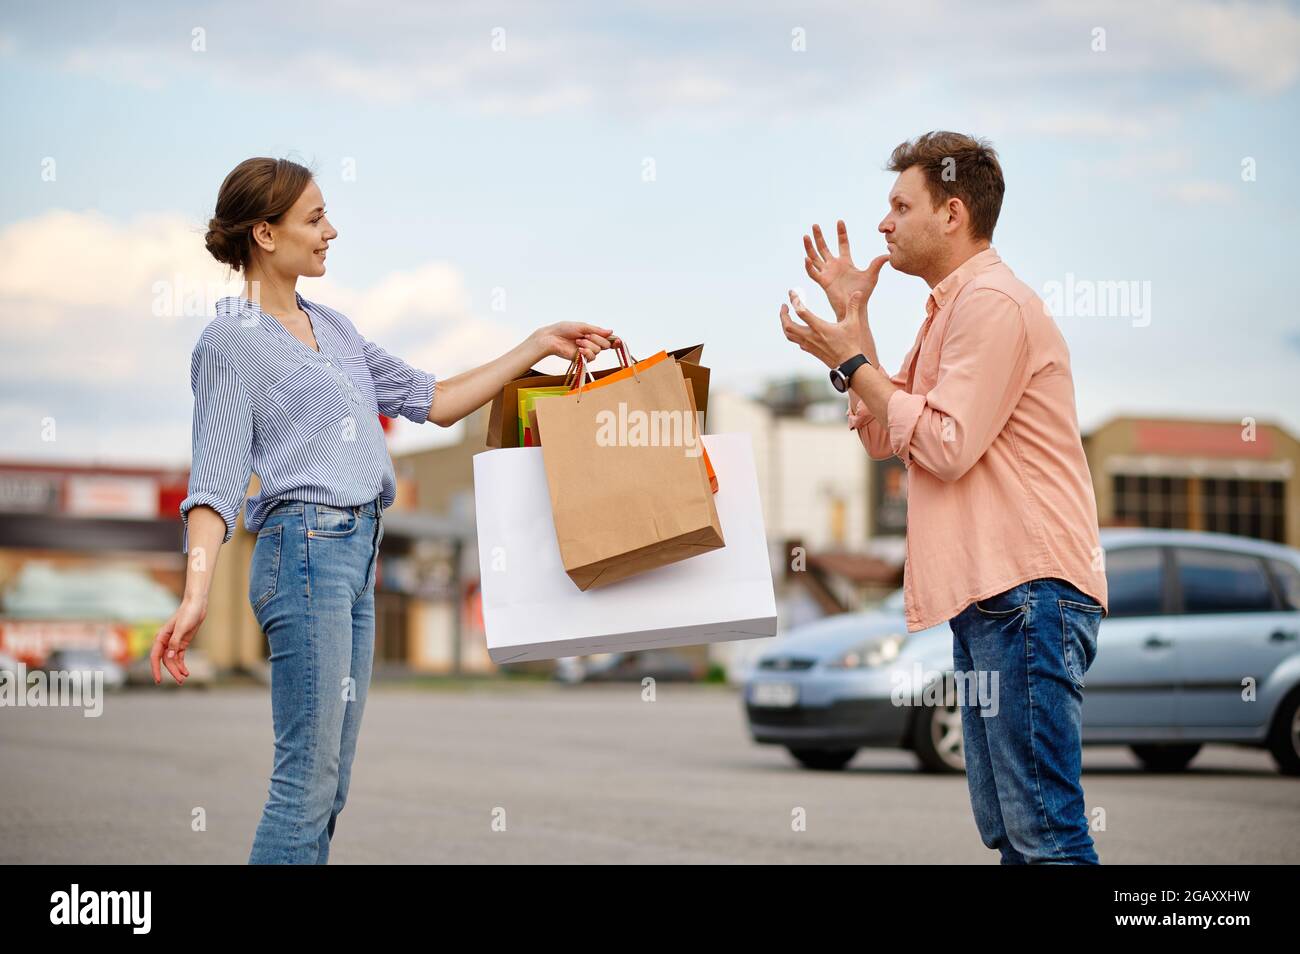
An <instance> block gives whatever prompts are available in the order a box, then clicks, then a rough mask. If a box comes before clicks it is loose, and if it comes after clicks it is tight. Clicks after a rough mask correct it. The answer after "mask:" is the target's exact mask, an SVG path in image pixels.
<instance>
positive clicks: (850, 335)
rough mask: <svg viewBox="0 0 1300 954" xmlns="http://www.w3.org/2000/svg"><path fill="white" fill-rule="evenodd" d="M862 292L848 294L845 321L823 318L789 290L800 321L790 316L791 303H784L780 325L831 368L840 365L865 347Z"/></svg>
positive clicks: (863, 298) (787, 334)
mask: <svg viewBox="0 0 1300 954" xmlns="http://www.w3.org/2000/svg"><path fill="white" fill-rule="evenodd" d="M864 301H865V297H864V296H863V294H862V292H854V293H853V295H852V296H851V297H850V298H849V304H848V308H846V309H845V312H844V318H843V320H842V321H834V322H831V321H824V320H822V319H821V318H818V317H817V316H816V315H814V314H813V313H812V312H811V311H809V310H808V309H807V308H806V307H805V306H804V303H803V301H802V300H801V299H800V298H799V296H798V295H796V294H795V293H794V292H793V291H792V292H790V304H791V305H793V306H794V313H795V314H796V315H798V316H799V318H800V319H801V321H794V320H793V319H792V318H791V317H790V306H788V305H782V306H781V329H782V330H783V331H784V332H785V336H786V338H787V339H788V340H790V341H793V342H794V343H795V344H797V345H798V346H799V347H800V348H802V349H803V350H804V351H807V352H808V353H809V354H811V355H812V356H813V357H815V358H816V359H817V360H818V361H820V362H822V363H823V364H824V365H826V367H828V368H837V367H839V366H840V365H841V364H843V363H844V362H845V361H847V360H848V359H849V358H851V357H853V356H854V355H855V354H858V353H859V352H861V351H862V341H863V331H864V327H865V321H866V318H865V315H864V313H863V312H864V309H863V303H864Z"/></svg>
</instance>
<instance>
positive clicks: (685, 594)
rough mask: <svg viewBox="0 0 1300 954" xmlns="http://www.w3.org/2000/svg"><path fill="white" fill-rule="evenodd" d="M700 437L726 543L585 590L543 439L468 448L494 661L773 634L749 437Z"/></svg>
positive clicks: (482, 594) (485, 615) (486, 622)
mask: <svg viewBox="0 0 1300 954" xmlns="http://www.w3.org/2000/svg"><path fill="white" fill-rule="evenodd" d="M538 406H539V407H543V406H545V402H542V403H540V404H539V405H538ZM543 437H545V431H543ZM703 439H704V443H705V444H706V445H707V447H708V450H709V456H710V457H711V458H712V459H713V462H714V466H715V467H716V468H717V470H718V474H719V490H718V493H717V495H716V496H714V495H710V496H711V497H712V499H713V500H714V502H715V503H716V505H717V510H718V520H719V523H720V525H721V527H722V530H723V532H724V534H725V535H726V540H727V545H726V546H725V547H720V548H718V549H716V550H710V551H708V552H707V553H704V554H701V555H700V556H698V557H695V558H694V559H691V560H683V561H681V562H678V563H673V564H670V565H668V566H661V567H658V568H656V569H653V570H649V571H647V572H645V573H638V574H637V575H635V576H632V577H628V578H627V579H624V580H621V581H620V582H618V583H617V584H615V585H613V586H603V587H596V588H594V589H588V590H586V591H580V590H578V589H577V588H575V587H574V585H573V583H572V582H571V581H570V579H569V577H568V576H567V575H566V573H565V570H564V564H563V562H562V560H561V557H560V550H559V545H558V543H557V539H556V533H555V525H554V522H553V520H552V517H551V499H550V491H549V488H548V484H547V478H546V470H545V464H544V462H543V460H542V453H543V449H544V448H545V447H546V444H545V442H544V441H543V444H542V447H540V448H538V447H512V448H502V449H499V450H487V451H480V452H479V453H478V454H475V455H474V506H475V512H476V521H477V524H478V527H477V536H478V564H479V573H480V576H479V583H480V597H481V605H482V610H483V624H484V628H485V629H486V632H487V648H488V655H489V656H490V657H491V658H492V660H493V662H496V663H509V662H521V661H524V660H530V659H555V658H557V657H560V656H580V655H585V654H587V653H601V652H630V651H633V650H639V649H651V648H656V647H665V646H689V645H697V644H702V643H714V642H724V641H728V640H740V639H750V638H755V637H763V636H775V635H776V623H777V618H776V596H775V593H774V591H773V586H772V563H771V557H770V555H769V549H768V544H767V535H766V532H765V530H764V527H763V508H762V503H761V501H760V498H759V493H758V478H757V475H756V473H755V467H754V454H753V449H752V445H751V441H750V437H749V435H748V434H745V433H734V434H705V435H704V438H703ZM591 517H592V519H593V521H595V520H598V519H599V518H600V517H601V514H599V513H592V514H591Z"/></svg>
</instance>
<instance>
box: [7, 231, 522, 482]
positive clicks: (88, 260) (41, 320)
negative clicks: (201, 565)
mask: <svg viewBox="0 0 1300 954" xmlns="http://www.w3.org/2000/svg"><path fill="white" fill-rule="evenodd" d="M298 290H299V291H300V292H301V293H302V294H303V295H304V296H305V297H307V298H309V299H311V300H313V301H320V302H321V303H322V304H326V305H329V306H330V307H332V308H335V309H336V310H338V311H341V312H343V313H344V314H346V315H347V316H348V317H349V318H350V319H351V320H352V322H353V324H355V325H356V326H357V328H358V330H359V331H361V333H362V334H363V335H364V336H365V337H367V338H370V339H371V340H374V341H376V342H377V343H379V344H380V345H381V346H383V347H384V348H386V349H387V350H389V351H390V352H392V353H393V354H396V355H398V356H400V357H402V358H404V359H405V360H407V361H409V362H410V363H412V364H414V365H416V366H417V367H422V368H425V369H427V370H429V371H431V372H433V373H434V374H436V375H438V377H440V378H444V377H448V376H450V375H452V374H455V373H458V372H459V371H462V370H465V369H467V368H470V367H474V366H477V365H479V364H482V363H484V361H486V360H487V359H489V358H491V357H494V356H496V355H497V354H500V353H503V352H504V351H506V350H508V349H509V348H510V347H512V346H513V345H515V344H517V343H518V340H519V337H520V336H519V334H518V333H517V332H516V331H514V330H513V329H511V328H510V327H509V326H508V325H507V324H506V323H505V322H503V321H497V320H491V319H488V318H483V317H480V316H478V315H476V314H475V313H474V312H473V311H472V310H471V307H470V303H469V295H468V293H467V291H466V289H465V285H464V281H463V278H462V276H461V274H460V272H459V271H458V270H457V269H456V268H455V267H453V266H451V265H449V264H447V263H445V262H430V263H426V264H424V265H420V266H417V267H415V268H412V269H410V270H406V271H401V272H393V273H390V274H388V275H386V276H384V277H383V278H381V279H380V280H379V281H377V282H375V283H374V284H373V285H371V286H369V287H366V288H352V287H348V286H345V285H342V284H340V283H338V282H336V281H334V280H332V279H330V278H328V277H325V278H322V279H316V280H312V281H310V282H300V283H299V287H298ZM241 292H242V282H241V281H240V280H239V279H238V278H237V277H236V278H234V279H233V280H230V279H228V278H227V269H226V268H225V266H223V265H220V264H219V263H217V262H215V261H214V260H213V259H212V258H211V257H210V256H209V255H208V253H207V251H206V249H204V248H203V244H202V238H201V234H200V230H199V227H198V226H197V225H195V224H194V223H191V222H189V221H187V220H186V219H185V218H184V217H183V216H181V215H178V214H175V213H151V214H142V215H138V216H136V217H134V218H132V219H130V220H129V221H116V220H114V219H112V218H109V217H108V216H105V215H102V214H100V213H98V212H93V211H92V212H72V211H68V210H62V209H58V210H51V211H49V212H46V213H43V214H41V215H38V216H36V217H34V218H30V219H24V220H21V221H18V222H14V223H12V224H10V225H9V226H7V227H6V228H4V229H3V230H2V231H0V351H3V353H4V355H5V374H4V376H3V379H0V394H3V398H4V405H5V408H6V412H5V423H6V427H5V429H4V432H3V437H0V441H3V444H0V453H6V454H11V455H17V456H38V457H46V456H50V455H51V454H57V455H59V456H65V457H66V456H72V457H79V458H81V459H94V458H99V459H108V458H113V459H120V460H153V461H163V462H169V463H177V462H184V461H186V460H188V454H189V443H188V441H189V438H188V433H189V420H190V414H191V408H192V395H191V393H190V387H189V357H190V352H191V350H192V348H193V344H194V341H195V340H196V339H197V338H198V336H199V333H200V332H201V330H202V328H203V327H204V325H206V324H207V322H208V321H209V320H211V316H212V315H213V314H214V306H215V303H216V300H217V299H218V298H220V297H222V296H224V295H228V294H240V293H241ZM47 417H49V418H53V419H54V421H55V422H56V424H57V428H58V441H57V442H56V444H55V445H53V446H51V445H50V444H48V443H45V442H42V440H41V422H42V421H43V420H44V419H45V418H47ZM405 424H406V422H399V425H405ZM10 425H12V426H10ZM410 427H411V428H417V429H418V426H417V425H410ZM406 429H407V428H405V427H404V426H403V427H399V431H401V430H406ZM178 436H179V439H178Z"/></svg>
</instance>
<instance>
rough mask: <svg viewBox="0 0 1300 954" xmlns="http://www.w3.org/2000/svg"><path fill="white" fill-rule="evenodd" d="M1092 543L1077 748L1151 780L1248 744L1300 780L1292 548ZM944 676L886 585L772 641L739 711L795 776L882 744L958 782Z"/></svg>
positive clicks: (1164, 539) (1156, 539) (1189, 539)
mask: <svg viewBox="0 0 1300 954" xmlns="http://www.w3.org/2000/svg"><path fill="white" fill-rule="evenodd" d="M1101 542H1102V546H1103V547H1104V548H1105V551H1106V581H1107V586H1108V589H1109V604H1110V606H1109V610H1110V612H1109V614H1108V615H1107V617H1106V618H1105V619H1103V620H1102V623H1101V630H1100V632H1099V634H1098V638H1097V656H1096V659H1095V660H1094V662H1093V664H1092V667H1091V668H1090V669H1089V670H1088V676H1087V687H1086V688H1085V689H1084V703H1083V744H1085V745H1100V744H1106V745H1127V746H1129V747H1130V748H1131V749H1132V750H1133V752H1134V754H1135V755H1136V756H1137V757H1138V759H1139V760H1140V761H1141V763H1142V764H1143V765H1144V766H1145V767H1146V768H1147V769H1149V770H1153V771H1178V770H1181V769H1184V768H1186V767H1187V765H1188V764H1189V763H1190V762H1191V761H1192V759H1193V758H1195V756H1196V754H1197V752H1199V751H1200V749H1201V746H1203V745H1205V744H1206V743H1209V742H1218V743H1231V744H1236V745H1247V746H1253V747H1256V748H1267V749H1268V750H1269V751H1270V752H1271V753H1272V755H1273V758H1274V760H1275V762H1276V763H1277V766H1278V769H1279V771H1281V772H1282V773H1284V774H1287V775H1300V551H1297V550H1295V549H1293V548H1291V547H1285V546H1281V545H1279V544H1274V543H1266V542H1263V541H1259V540H1254V539H1249V538H1245V537H1236V536H1229V535H1227V534H1219V533H1199V532H1193V531H1186V530H1147V529H1110V528H1107V529H1103V530H1102V531H1101ZM952 679H953V662H952V631H951V630H950V629H949V628H948V625H947V624H946V623H944V624H941V625H939V626H935V627H932V628H931V629H927V630H922V631H920V632H917V633H912V634H910V635H909V634H908V633H907V629H906V626H905V625H904V621H903V595H902V591H901V590H899V591H897V592H895V593H894V594H893V595H892V596H890V597H889V598H888V599H886V600H885V601H884V602H883V603H882V604H881V605H880V606H879V607H877V608H876V609H873V610H868V611H865V612H859V613H845V614H842V615H839V616H833V617H828V618H826V619H822V620H818V621H816V622H814V623H811V624H808V625H805V626H801V627H798V628H797V629H795V630H792V631H791V632H790V633H789V634H788V635H786V636H784V637H782V638H779V639H778V640H777V641H775V642H774V643H773V645H772V648H771V649H770V650H769V651H768V652H766V653H765V654H764V655H763V656H762V657H760V659H759V661H758V664H757V666H756V667H755V669H754V671H753V672H752V674H751V675H750V677H749V678H748V679H747V680H746V682H745V683H744V687H743V700H744V705H745V711H746V715H747V718H748V721H749V730H750V734H751V735H752V736H753V739H754V741H755V742H759V743H764V744H773V745H784V746H786V747H787V748H788V749H789V750H790V752H791V754H792V755H793V756H794V757H795V758H796V759H797V760H798V761H799V762H800V763H801V764H803V765H805V766H807V767H808V768H820V769H838V768H843V767H844V766H845V765H847V764H848V763H849V761H850V760H851V759H852V758H853V756H854V755H855V754H856V753H857V751H858V749H860V748H863V747H881V746H883V747H890V748H904V749H910V750H911V751H913V752H915V753H916V756H917V758H918V760H919V761H920V763H921V766H922V767H923V768H925V769H927V770H930V771H936V772H960V771H962V770H963V768H964V759H963V753H962V731H961V714H960V711H959V710H958V708H957V705H956V704H955V699H954V698H953V693H952V685H951V683H952ZM945 687H947V689H948V691H947V692H946V693H945V692H943V691H942V690H943V689H944V688H945ZM917 703H921V704H917Z"/></svg>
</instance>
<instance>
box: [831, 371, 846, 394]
mask: <svg viewBox="0 0 1300 954" xmlns="http://www.w3.org/2000/svg"><path fill="white" fill-rule="evenodd" d="M831 384H833V385H835V390H836V391H839V392H841V393H843V392H844V390H845V387H844V384H845V382H844V375H843V374H841V373H840V369H839V368H831Z"/></svg>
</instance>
